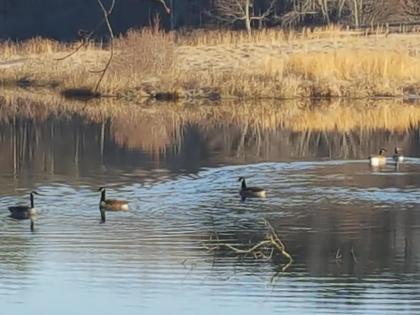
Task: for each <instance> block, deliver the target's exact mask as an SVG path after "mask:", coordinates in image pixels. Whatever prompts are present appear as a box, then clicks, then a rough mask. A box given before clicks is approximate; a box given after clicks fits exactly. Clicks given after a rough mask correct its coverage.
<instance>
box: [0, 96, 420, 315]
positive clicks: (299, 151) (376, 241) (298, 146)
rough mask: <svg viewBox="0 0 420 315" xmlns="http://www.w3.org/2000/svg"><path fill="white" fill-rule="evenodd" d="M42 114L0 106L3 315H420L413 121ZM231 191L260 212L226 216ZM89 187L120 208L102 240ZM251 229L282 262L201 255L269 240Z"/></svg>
mask: <svg viewBox="0 0 420 315" xmlns="http://www.w3.org/2000/svg"><path fill="white" fill-rule="evenodd" d="M59 102H60V104H64V103H61V102H65V101H61V100H60V101H59ZM12 105H14V107H13V106H12ZM15 105H19V106H15ZM43 106H44V105H43V103H42V101H28V102H25V103H22V100H19V99H15V100H12V101H10V102H4V103H3V105H2V107H1V108H0V112H1V113H0V118H1V119H0V150H1V155H0V165H1V168H0V183H1V186H0V208H1V209H2V211H1V213H2V215H1V217H0V278H1V281H0V307H1V309H2V312H4V313H5V314H26V313H31V314H46V315H49V314H51V315H52V314H75V313H77V314H98V313H100V314H117V313H120V314H138V313H139V311H141V312H142V313H144V314H163V313H172V314H216V313H222V314H224V313H232V314H236V313H240V314H256V313H258V314H277V313H278V314H284V313H296V314H326V313H332V314H367V313H369V314H375V313H376V314H407V313H410V314H413V313H418V312H420V273H419V268H420V255H419V253H418V251H417V250H416V247H415V246H416V243H417V242H418V241H419V240H420V206H419V200H420V190H419V188H420V159H419V156H420V129H419V127H418V126H416V125H414V124H413V123H412V120H413V119H412V118H410V119H407V120H404V121H401V120H403V119H402V118H401V117H400V118H399V125H390V126H388V125H380V126H379V127H378V128H374V127H372V126H369V128H362V127H360V126H357V124H356V125H355V126H351V127H349V128H347V129H345V130H344V129H340V128H339V127H337V126H335V127H334V126H333V127H331V128H329V127H325V126H324V127H322V126H318V127H319V128H315V127H313V126H312V127H309V126H307V125H303V126H302V123H300V125H299V127H296V125H287V123H286V122H284V121H282V120H281V119H280V118H279V120H275V121H274V122H273V123H271V122H267V121H266V120H265V118H264V119H262V120H261V119H260V120H258V119H257V118H256V116H258V115H254V114H253V115H248V114H246V115H245V116H246V117H245V118H243V117H242V116H243V115H244V112H245V111H242V109H243V108H242V107H240V106H245V105H238V106H239V107H232V108H234V109H235V108H236V109H235V110H236V112H235V113H231V112H232V108H230V109H229V110H226V111H223V115H222V114H220V113H221V111H220V110H221V108H224V105H223V104H217V105H206V106H210V107H209V108H207V109H206V112H205V113H200V114H197V113H196V110H198V109H197V108H194V106H193V108H192V109H191V112H190V113H189V114H188V115H187V114H185V113H184V114H183V116H182V117H178V116H177V114H176V113H178V112H179V111H181V109H177V108H172V109H169V108H167V107H165V106H166V105H162V106H163V108H161V109H156V108H155V107H154V106H150V107H147V108H142V109H141V111H142V112H141V113H139V112H138V111H139V109H137V108H136V107H133V106H127V105H121V106H126V107H124V111H125V112H126V113H128V114H127V115H125V116H121V115H120V114H119V113H118V111H117V112H112V111H108V110H107V109H106V110H99V111H98V112H96V109H94V108H97V106H98V104H96V105H92V106H93V107H92V109H86V106H88V105H86V104H78V105H74V106H75V108H72V107H71V106H72V105H62V106H63V107H60V109H59V110H57V109H54V110H52V109H49V110H47V109H46V107H43ZM78 106H80V107H78ZM89 106H90V105H89ZM95 106H96V107H95ZM159 106H160V105H159ZM278 106H279V107H283V109H284V106H285V105H282V104H279V105H278ZM375 106H376V105H375ZM378 106H379V105H378ZM381 106H382V105H381ZM384 106H385V105H384ZM386 106H388V105H386ZM398 106H405V105H401V104H399V105H398ZM406 106H411V105H406ZM379 107H380V106H379ZM17 108H18V109H17ZM203 108H205V106H204V107H203ZM215 108H219V109H218V110H217V111H216V109H215ZM291 108H292V107H291V106H289V107H287V106H286V110H287V112H288V113H289V114H288V115H290V110H291ZM81 109H83V114H77V110H80V111H81ZM160 110H164V111H165V113H167V116H162V114H161V112H160ZM201 110H203V109H201ZM317 110H318V109H314V108H312V107H310V108H307V109H306V111H309V112H312V113H307V114H308V115H309V114H310V115H315V113H313V111H317ZM337 110H338V109H337V108H335V111H337ZM373 110H377V111H379V112H380V113H381V115H382V114H383V110H384V109H383V108H382V107H381V108H375V109H373ZM386 110H387V111H388V110H389V108H388V109H386ZM273 111H275V110H274V109H273ZM326 111H327V110H326V109H325V108H324V109H322V113H321V114H322V115H324V116H325V115H327V116H328V113H326ZM331 111H333V110H332V109H331ZM226 113H231V114H230V116H229V118H227V114H226ZM305 113H306V112H305ZM321 114H320V115H321ZM364 114H365V115H366V113H364ZM270 115H276V114H275V113H270ZM390 115H393V113H392V112H390ZM298 116H299V117H302V113H299V114H298ZM130 117H131V118H130ZM132 117H134V118H132ZM232 117H236V118H235V119H234V118H232ZM237 117H242V118H237ZM288 117H291V116H288ZM311 117H312V116H311ZM325 119H327V120H328V119H329V118H325ZM358 119H361V118H355V121H356V120H358ZM321 120H322V119H321ZM391 120H392V119H390V121H391ZM295 122H296V121H295ZM296 124H297V123H296ZM317 124H318V123H317ZM391 124H392V123H391ZM318 125H319V124H318ZM397 145H398V146H401V147H402V148H403V152H404V154H405V155H406V156H407V158H406V160H405V161H404V163H402V164H400V165H398V167H396V166H395V164H394V163H393V162H392V159H391V158H389V159H388V164H387V165H386V166H385V167H383V168H380V169H372V168H370V166H369V164H368V160H367V157H368V156H369V155H370V154H372V153H376V152H377V150H378V149H379V148H380V147H385V148H387V149H388V155H389V156H392V152H393V149H394V147H395V146H397ZM240 176H245V177H246V178H247V181H248V184H249V185H256V186H261V187H264V188H265V189H266V190H267V197H266V198H248V199H246V200H244V201H241V198H240V196H239V189H240V183H239V182H238V178H239V177H240ZM100 186H106V187H107V196H108V197H109V198H120V199H126V200H128V201H129V206H130V210H129V211H128V212H109V213H107V221H106V223H105V224H101V223H100V212H99V209H98V204H99V198H100V193H99V192H98V188H99V187H100ZM32 190H36V191H37V192H38V193H39V195H38V196H35V205H36V207H37V209H38V216H37V218H36V221H35V229H34V231H33V232H31V230H30V228H29V221H28V220H20V221H17V220H14V219H12V218H10V217H9V211H8V209H7V208H8V206H11V205H15V204H18V203H28V202H29V200H28V199H29V195H28V194H29V192H30V191H32ZM263 220H267V221H268V222H270V223H271V225H272V226H273V228H274V229H275V230H276V232H277V234H278V236H279V237H280V238H281V241H282V242H283V243H284V245H285V247H286V249H287V252H288V253H289V254H290V255H291V256H292V257H293V263H292V264H290V265H287V259H285V258H284V257H282V256H281V255H277V254H276V253H274V255H273V256H272V257H271V256H270V257H264V258H261V257H254V256H253V255H248V256H244V255H239V254H237V253H235V252H233V251H232V250H229V248H227V247H225V248H222V247H221V246H216V247H217V248H214V247H212V246H210V245H209V244H210V243H211V244H213V245H214V244H215V242H216V243H217V244H219V243H228V244H231V245H232V246H235V247H237V248H241V249H247V248H250V247H251V246H252V245H253V244H256V243H258V242H260V241H261V240H263V239H264V238H265V237H266V233H267V227H266V226H265V225H264V223H263ZM215 236H217V240H216V239H215Z"/></svg>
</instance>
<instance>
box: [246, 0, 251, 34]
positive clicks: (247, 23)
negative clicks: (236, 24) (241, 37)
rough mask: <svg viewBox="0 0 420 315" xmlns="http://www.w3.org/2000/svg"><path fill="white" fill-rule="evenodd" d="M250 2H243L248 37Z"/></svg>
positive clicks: (249, 31) (249, 0) (249, 30)
mask: <svg viewBox="0 0 420 315" xmlns="http://www.w3.org/2000/svg"><path fill="white" fill-rule="evenodd" d="M250 7H251V0H246V1H245V27H246V31H247V32H248V34H249V35H251V12H250Z"/></svg>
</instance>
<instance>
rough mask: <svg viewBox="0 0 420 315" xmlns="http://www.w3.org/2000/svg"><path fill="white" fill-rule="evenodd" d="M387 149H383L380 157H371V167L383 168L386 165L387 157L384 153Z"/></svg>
mask: <svg viewBox="0 0 420 315" xmlns="http://www.w3.org/2000/svg"><path fill="white" fill-rule="evenodd" d="M385 152H386V149H384V148H381V149H380V150H379V154H378V155H371V156H369V163H370V165H371V166H383V165H385V164H386V156H385V155H384V153H385Z"/></svg>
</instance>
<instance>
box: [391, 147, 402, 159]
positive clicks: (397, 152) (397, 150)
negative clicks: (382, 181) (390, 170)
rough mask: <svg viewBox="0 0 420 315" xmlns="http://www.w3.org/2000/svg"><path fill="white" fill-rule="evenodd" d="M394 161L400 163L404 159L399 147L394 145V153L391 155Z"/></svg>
mask: <svg viewBox="0 0 420 315" xmlns="http://www.w3.org/2000/svg"><path fill="white" fill-rule="evenodd" d="M392 158H393V159H394V161H395V163H401V162H403V161H404V156H403V155H402V154H401V148H399V147H395V149H394V155H393V156H392Z"/></svg>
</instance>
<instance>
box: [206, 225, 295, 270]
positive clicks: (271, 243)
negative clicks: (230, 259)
mask: <svg viewBox="0 0 420 315" xmlns="http://www.w3.org/2000/svg"><path fill="white" fill-rule="evenodd" d="M263 224H264V225H265V227H266V229H267V232H266V235H265V238H264V239H263V240H261V241H260V242H258V243H256V244H247V245H246V247H245V246H241V245H233V244H231V243H229V242H228V241H226V240H222V239H220V238H219V236H218V234H217V233H215V234H214V236H213V235H211V236H210V239H209V240H208V241H206V242H204V243H203V246H204V247H205V248H206V249H207V250H208V251H209V252H214V251H230V252H231V253H232V254H234V255H240V256H243V257H253V258H255V259H259V260H265V261H272V260H273V258H274V257H275V256H278V255H280V256H282V257H283V258H284V259H286V263H285V264H283V265H282V267H281V270H282V271H285V270H286V269H287V268H289V267H290V266H291V265H292V263H293V258H292V256H290V254H289V253H288V252H287V250H286V246H285V245H284V243H283V242H282V241H281V239H280V237H279V236H278V234H277V232H276V230H275V229H274V228H273V226H272V225H271V223H270V222H269V221H267V220H266V219H264V220H263ZM239 246H241V248H240V247H239Z"/></svg>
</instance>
